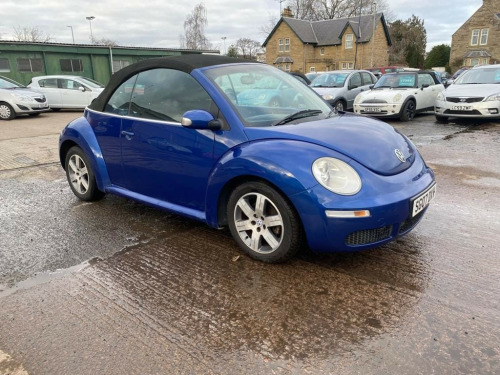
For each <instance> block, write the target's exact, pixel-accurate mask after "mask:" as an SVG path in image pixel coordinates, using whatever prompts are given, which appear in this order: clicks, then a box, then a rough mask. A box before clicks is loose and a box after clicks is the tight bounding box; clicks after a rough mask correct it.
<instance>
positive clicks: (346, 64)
mask: <svg viewBox="0 0 500 375" xmlns="http://www.w3.org/2000/svg"><path fill="white" fill-rule="evenodd" d="M342 69H344V70H345V69H354V63H353V62H348V61H347V62H343V63H342Z"/></svg>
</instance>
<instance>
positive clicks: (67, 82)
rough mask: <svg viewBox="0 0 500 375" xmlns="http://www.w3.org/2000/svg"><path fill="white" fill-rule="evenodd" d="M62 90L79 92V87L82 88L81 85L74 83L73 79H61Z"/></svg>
mask: <svg viewBox="0 0 500 375" xmlns="http://www.w3.org/2000/svg"><path fill="white" fill-rule="evenodd" d="M59 82H60V84H61V88H62V89H67V90H78V87H80V86H82V84H81V83H78V82H76V81H73V80H72V79H59Z"/></svg>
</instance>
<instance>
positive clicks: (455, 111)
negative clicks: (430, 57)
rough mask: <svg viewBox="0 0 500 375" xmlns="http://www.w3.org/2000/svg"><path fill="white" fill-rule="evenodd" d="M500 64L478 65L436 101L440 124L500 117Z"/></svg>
mask: <svg viewBox="0 0 500 375" xmlns="http://www.w3.org/2000/svg"><path fill="white" fill-rule="evenodd" d="M499 84H500V64H497V65H482V66H476V67H474V68H472V69H469V70H467V71H465V72H464V73H462V74H461V75H460V76H459V77H458V78H457V79H456V80H455V82H454V83H453V84H452V85H450V86H448V88H447V89H446V90H445V91H443V92H442V93H440V94H439V95H438V96H437V98H436V101H435V115H436V120H437V121H439V122H446V121H448V118H449V117H462V118H500V85H499Z"/></svg>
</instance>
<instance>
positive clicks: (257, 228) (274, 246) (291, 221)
mask: <svg viewBox="0 0 500 375" xmlns="http://www.w3.org/2000/svg"><path fill="white" fill-rule="evenodd" d="M227 220H228V224H229V229H230V231H231V234H232V235H233V237H234V239H235V240H236V242H237V243H238V245H239V246H240V247H241V248H242V249H243V250H244V251H245V252H246V253H247V254H248V255H249V256H250V257H252V258H254V259H257V260H261V261H263V262H267V263H280V262H285V261H287V260H289V259H290V258H292V257H293V256H294V255H295V254H296V253H297V251H298V250H299V249H300V247H301V246H302V242H303V240H302V238H303V234H302V226H301V223H300V219H299V217H298V215H297V213H296V212H295V210H294V208H293V207H292V206H291V204H290V203H289V202H288V201H287V200H285V199H284V198H283V197H282V196H281V194H280V193H278V192H277V191H276V190H275V189H273V188H272V187H270V186H269V185H267V184H265V183H262V182H249V183H246V184H243V185H240V186H238V187H237V188H236V189H234V191H233V192H232V194H231V196H230V197H229V202H228V206H227Z"/></svg>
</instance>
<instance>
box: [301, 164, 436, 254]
mask: <svg viewBox="0 0 500 375" xmlns="http://www.w3.org/2000/svg"><path fill="white" fill-rule="evenodd" d="M356 169H357V170H358V171H359V169H358V168H356ZM360 175H361V176H362V180H363V188H362V191H361V192H360V193H358V194H356V195H355V196H350V197H346V196H339V195H336V194H333V193H331V192H329V191H327V190H326V189H325V188H323V187H322V186H321V185H316V186H315V187H313V188H311V189H309V190H308V191H306V192H303V193H301V194H299V195H297V196H294V197H292V200H293V203H294V205H295V207H296V208H297V211H298V213H299V215H300V216H301V220H302V223H303V226H304V230H305V232H306V237H307V242H308V245H309V247H310V248H311V250H313V251H317V252H353V251H360V250H367V249H371V248H374V247H377V246H380V245H382V244H384V243H387V242H390V241H392V240H394V239H396V238H398V237H401V236H403V235H405V234H407V233H409V232H410V231H411V230H412V229H413V228H414V227H415V226H416V225H417V224H418V223H419V221H420V220H421V219H422V217H423V216H424V215H425V212H426V211H427V208H425V209H424V210H423V211H421V212H420V213H418V214H417V215H416V216H414V217H412V214H411V202H412V200H413V199H414V198H415V197H418V196H419V195H420V194H422V193H423V192H425V191H426V189H428V188H429V187H430V186H432V184H434V182H435V181H434V173H433V172H432V170H431V169H430V168H428V167H427V166H426V165H425V163H424V162H423V160H422V159H421V158H420V157H417V158H416V160H415V161H414V163H413V165H412V167H410V168H409V169H408V170H406V171H405V172H402V173H400V174H397V175H394V176H380V175H376V174H374V173H372V172H368V173H360ZM329 210H335V211H342V210H345V211H350V210H369V211H370V216H369V217H347V218H340V217H328V216H327V211H329Z"/></svg>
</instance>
